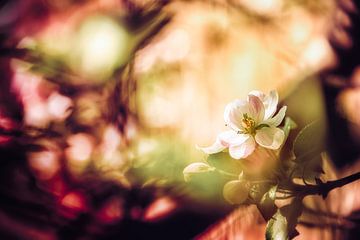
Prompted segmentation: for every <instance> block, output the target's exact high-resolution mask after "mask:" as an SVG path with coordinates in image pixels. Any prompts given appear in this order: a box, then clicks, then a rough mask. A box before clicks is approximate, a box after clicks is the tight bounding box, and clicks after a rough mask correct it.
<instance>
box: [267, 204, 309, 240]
mask: <svg viewBox="0 0 360 240" xmlns="http://www.w3.org/2000/svg"><path fill="white" fill-rule="evenodd" d="M302 209H303V205H302V199H301V198H295V199H294V200H293V201H292V202H291V203H290V204H289V205H286V206H284V207H281V208H280V209H278V210H277V211H276V213H275V214H274V216H273V217H272V218H271V219H270V220H269V221H268V223H267V225H266V232H265V236H266V240H287V239H292V238H294V237H296V236H297V235H298V234H299V233H298V231H297V230H296V229H295V227H296V225H297V222H298V218H299V217H300V215H301V213H302Z"/></svg>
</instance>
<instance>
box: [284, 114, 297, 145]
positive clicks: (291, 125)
mask: <svg viewBox="0 0 360 240" xmlns="http://www.w3.org/2000/svg"><path fill="white" fill-rule="evenodd" d="M295 128H297V124H296V123H295V122H294V121H293V120H292V119H291V118H290V117H286V118H285V123H284V127H283V128H282V129H283V131H284V133H285V138H284V143H285V142H286V139H287V138H288V136H289V134H290V131H291V130H292V129H295Z"/></svg>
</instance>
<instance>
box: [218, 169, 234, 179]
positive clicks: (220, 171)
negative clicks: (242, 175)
mask: <svg viewBox="0 0 360 240" xmlns="http://www.w3.org/2000/svg"><path fill="white" fill-rule="evenodd" d="M216 171H218V172H219V173H220V174H222V175H225V176H228V177H231V178H233V177H235V178H238V177H239V175H236V174H233V173H229V172H226V171H223V170H220V169H216Z"/></svg>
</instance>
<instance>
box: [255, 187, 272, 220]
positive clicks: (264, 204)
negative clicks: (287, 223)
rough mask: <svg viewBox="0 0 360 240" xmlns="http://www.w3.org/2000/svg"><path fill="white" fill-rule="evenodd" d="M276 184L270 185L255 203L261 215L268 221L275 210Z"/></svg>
mask: <svg viewBox="0 0 360 240" xmlns="http://www.w3.org/2000/svg"><path fill="white" fill-rule="evenodd" d="M276 190H277V185H276V186H272V187H271V188H270V189H269V191H267V192H266V193H265V194H264V195H263V197H262V198H261V200H260V203H258V204H257V208H258V209H259V211H260V213H261V215H262V216H263V218H264V219H265V221H268V220H269V219H270V218H271V217H272V216H273V215H274V214H275V213H276V210H277V207H276V205H275V197H276Z"/></svg>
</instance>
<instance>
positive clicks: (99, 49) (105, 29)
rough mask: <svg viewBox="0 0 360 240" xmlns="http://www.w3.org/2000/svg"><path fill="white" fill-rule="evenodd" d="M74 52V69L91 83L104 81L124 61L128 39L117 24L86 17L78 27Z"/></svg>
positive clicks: (102, 18)
mask: <svg viewBox="0 0 360 240" xmlns="http://www.w3.org/2000/svg"><path fill="white" fill-rule="evenodd" d="M78 34H79V35H78V38H77V40H76V46H75V49H74V58H73V62H74V69H75V70H77V68H80V71H81V72H82V73H83V74H85V75H86V77H88V78H90V79H92V80H94V81H101V80H104V79H106V78H108V77H110V75H111V74H112V72H113V71H114V69H115V68H116V67H117V66H119V65H122V64H123V63H124V61H126V60H127V58H128V55H129V50H131V49H130V48H131V45H130V42H129V41H130V36H129V34H128V32H127V31H126V29H124V28H123V27H122V26H121V25H119V24H118V23H117V22H115V21H113V20H112V19H111V18H108V17H105V16H94V17H91V18H89V19H88V20H86V21H85V22H84V24H83V25H82V26H81V29H80V31H79V33H78Z"/></svg>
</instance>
